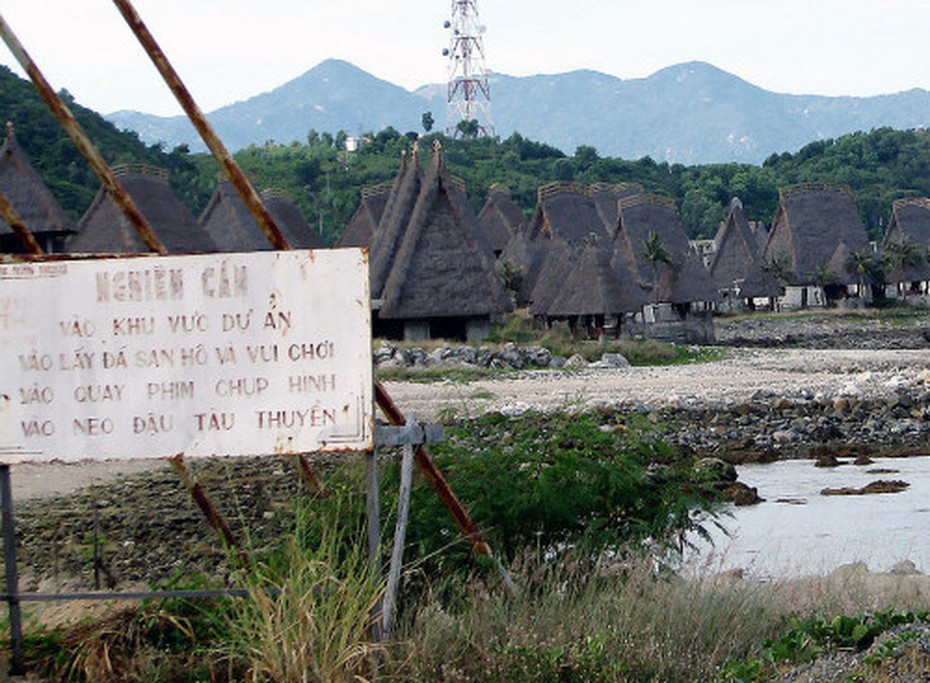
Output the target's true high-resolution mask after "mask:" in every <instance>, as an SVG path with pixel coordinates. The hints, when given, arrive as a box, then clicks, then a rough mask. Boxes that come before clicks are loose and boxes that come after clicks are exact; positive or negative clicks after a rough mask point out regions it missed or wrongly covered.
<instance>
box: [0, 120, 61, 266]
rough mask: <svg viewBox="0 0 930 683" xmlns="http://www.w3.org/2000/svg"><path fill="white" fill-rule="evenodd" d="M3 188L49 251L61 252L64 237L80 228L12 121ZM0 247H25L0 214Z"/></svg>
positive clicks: (2, 157)
mask: <svg viewBox="0 0 930 683" xmlns="http://www.w3.org/2000/svg"><path fill="white" fill-rule="evenodd" d="M0 191H2V192H3V194H4V196H5V197H6V198H7V199H8V200H9V202H10V203H11V204H12V205H13V207H14V208H15V209H16V211H17V212H18V213H19V215H20V216H21V217H22V219H23V223H25V224H26V227H27V228H29V231H30V232H31V233H32V234H33V236H34V237H35V238H36V241H37V242H38V243H39V245H40V246H41V247H42V249H43V250H44V251H45V252H47V253H54V252H60V251H62V249H63V248H64V243H65V238H66V237H67V236H68V235H71V234H73V233H74V232H76V230H77V226H76V225H75V223H74V221H73V220H72V219H71V218H70V217H69V216H68V214H66V213H65V211H64V209H62V208H61V205H60V204H59V203H58V200H57V199H55V196H54V195H53V194H52V192H51V190H49V188H48V186H47V185H46V184H45V182H44V181H43V180H42V178H41V176H39V174H38V172H37V171H36V170H35V168H34V167H33V165H32V163H31V162H30V161H29V158H28V157H27V156H26V153H25V152H23V150H22V148H21V147H20V146H19V141H18V140H17V139H16V135H15V133H14V132H13V124H11V123H7V128H6V140H5V141H4V143H3V147H2V148H0ZM0 251H2V252H3V253H6V254H11V253H12V254H16V253H20V252H22V251H23V248H22V245H21V244H20V242H19V239H18V238H17V237H16V235H15V234H14V233H13V229H12V228H11V227H10V226H9V224H7V222H6V221H4V220H3V219H2V218H0Z"/></svg>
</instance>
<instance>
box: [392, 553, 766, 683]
mask: <svg viewBox="0 0 930 683" xmlns="http://www.w3.org/2000/svg"><path fill="white" fill-rule="evenodd" d="M783 623H784V622H783V619H782V612H781V610H780V609H779V605H778V602H777V601H776V600H775V599H774V597H773V595H772V593H771V592H769V591H768V590H767V589H765V588H764V587H761V586H756V587H755V588H753V587H749V586H748V585H747V586H742V587H739V588H735V587H734V586H732V585H731V584H728V583H726V582H685V581H681V580H677V579H672V578H669V577H664V578H663V577H659V576H657V575H656V574H655V573H654V572H653V571H652V569H651V568H650V567H649V566H648V565H647V563H646V562H642V563H640V564H639V565H637V566H635V567H633V568H627V569H626V570H624V571H623V572H622V573H619V574H617V575H614V576H601V577H599V578H595V579H591V578H589V577H584V576H577V575H573V574H572V573H571V572H570V571H566V570H565V569H564V568H563V569H562V570H560V571H554V572H551V573H550V574H549V575H548V576H546V577H545V579H543V581H542V582H541V583H540V584H537V586H536V589H535V590H528V591H525V592H524V593H523V594H522V595H521V596H520V597H518V598H515V599H507V600H504V599H501V598H499V597H494V598H491V599H489V598H488V597H487V596H486V595H483V594H482V593H480V592H478V593H476V594H474V596H473V598H472V599H471V601H470V602H469V604H468V605H467V606H466V607H465V608H463V609H459V610H455V611H452V610H448V609H445V608H444V607H443V606H441V605H440V604H438V603H427V604H424V605H423V606H422V607H421V608H420V609H419V610H418V611H417V612H416V614H415V615H414V617H413V618H412V619H411V620H410V621H409V622H408V623H407V631H406V633H405V634H404V642H405V644H406V646H407V648H408V650H409V651H408V657H407V658H406V661H407V663H408V669H407V670H406V671H398V672H396V675H397V678H398V680H407V681H426V680H434V681H439V680H442V681H479V680H480V681H489V682H500V683H504V682H505V681H507V682H514V681H521V682H524V681H568V682H573V681H577V682H579V683H580V682H582V681H603V682H605V683H611V682H620V681H667V682H670V683H674V682H677V681H680V682H682V683H695V682H696V681H714V680H716V678H717V676H718V674H719V671H720V669H721V667H722V665H723V664H724V663H725V662H726V661H728V660H730V659H735V658H740V657H745V656H746V655H747V653H749V652H751V651H752V649H753V647H754V646H757V645H758V644H759V643H760V642H761V641H762V640H763V639H765V638H766V637H773V636H774V635H775V634H777V633H778V632H779V629H781V628H782V625H783Z"/></svg>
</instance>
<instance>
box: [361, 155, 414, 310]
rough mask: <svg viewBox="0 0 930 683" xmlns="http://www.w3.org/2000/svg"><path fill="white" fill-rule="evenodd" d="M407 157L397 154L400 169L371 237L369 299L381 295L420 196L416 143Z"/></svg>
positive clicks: (378, 297)
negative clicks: (399, 159)
mask: <svg viewBox="0 0 930 683" xmlns="http://www.w3.org/2000/svg"><path fill="white" fill-rule="evenodd" d="M411 157H412V158H411V160H410V161H409V162H408V160H407V155H406V153H404V154H403V156H402V157H401V166H400V170H399V171H398V173H397V177H396V178H395V179H394V184H393V186H392V187H391V191H390V193H389V194H388V198H387V201H386V202H385V206H384V211H383V212H382V214H381V220H380V221H379V222H378V227H377V229H376V230H375V234H374V237H373V238H372V242H371V253H370V259H371V261H370V263H369V271H370V272H371V297H372V299H380V298H381V292H382V291H383V290H384V283H385V282H387V278H388V275H389V274H390V272H391V267H392V266H393V265H394V260H395V258H396V256H397V251H398V250H399V249H400V245H401V242H402V241H403V239H404V233H405V232H406V230H407V226H408V225H410V219H411V217H412V216H413V210H414V208H415V207H416V203H417V199H419V197H420V185H421V183H422V180H423V172H422V171H421V170H420V154H419V147H418V146H417V144H416V143H414V145H413V153H412V154H411Z"/></svg>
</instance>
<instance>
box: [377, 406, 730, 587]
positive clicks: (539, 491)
mask: <svg viewBox="0 0 930 683" xmlns="http://www.w3.org/2000/svg"><path fill="white" fill-rule="evenodd" d="M649 429H651V425H649V424H648V423H647V422H646V421H645V420H643V421H637V422H636V423H630V422H627V421H625V420H618V419H617V418H614V417H606V416H600V415H593V414H587V415H542V414H532V413H531V414H529V415H524V416H521V417H519V418H514V419H509V418H505V417H503V416H501V415H488V416H485V417H482V418H479V419H477V420H473V421H469V422H465V423H461V424H459V425H457V426H455V427H452V428H450V429H448V430H447V437H448V440H447V441H446V442H445V443H442V444H438V445H437V446H435V447H434V448H433V451H434V459H435V461H436V464H437V466H438V467H439V469H440V470H441V471H442V472H443V474H444V475H445V477H446V479H447V480H448V481H449V483H450V485H451V486H452V489H453V490H454V491H455V492H456V494H457V495H458V497H459V498H460V500H462V501H463V502H464V503H465V504H466V505H467V506H468V508H469V509H470V512H471V514H472V516H473V518H474V520H475V522H476V523H477V524H478V526H479V527H480V528H481V529H482V531H483V532H484V533H485V535H486V536H487V538H488V540H489V542H490V544H491V547H492V549H493V550H494V551H495V553H496V554H497V555H498V556H499V557H501V558H502V559H503V560H504V561H507V562H512V561H514V560H515V559H517V558H520V557H522V556H524V555H525V554H526V552H527V551H533V552H537V553H540V554H541V555H544V556H546V557H548V558H550V559H555V558H556V557H559V556H563V555H566V554H569V553H574V554H575V555H579V556H583V557H592V558H593V557H596V556H598V555H599V554H602V553H604V552H608V551H609V552H619V551H620V550H621V549H625V548H629V547H631V546H637V547H642V546H643V545H644V544H648V545H652V546H657V547H658V548H660V549H661V551H663V552H664V551H665V549H667V548H668V547H670V546H679V545H680V543H681V540H682V539H683V538H684V536H685V534H686V533H687V532H689V531H694V530H695V529H697V528H698V527H700V525H701V523H702V521H704V520H705V515H706V513H708V512H710V511H712V510H713V508H714V501H715V500H716V494H715V493H714V491H713V489H712V487H711V486H710V485H705V484H701V483H696V482H695V481H694V479H693V476H692V475H693V464H694V463H693V461H692V459H691V458H690V457H682V456H680V455H679V454H678V453H677V452H676V451H674V450H673V449H672V448H671V447H669V446H668V445H666V444H665V443H663V442H661V441H659V440H658V439H657V438H654V437H653V436H652V435H650V434H649V433H648V431H647V430H649ZM396 476H397V475H396V468H391V470H389V474H388V477H387V478H386V492H385V495H386V496H388V495H390V492H391V491H393V490H394V488H395V486H396ZM386 508H387V509H390V508H388V507H387V505H386ZM407 539H408V544H409V547H411V548H413V555H414V556H416V557H419V558H424V562H426V563H427V564H428V565H429V570H430V571H429V572H428V573H430V574H431V575H432V576H437V575H438V576H441V575H443V574H445V573H447V570H451V569H454V568H461V567H462V566H463V565H464V566H469V567H471V566H473V565H472V561H471V559H470V548H469V547H468V546H467V544H466V543H465V542H464V540H460V539H461V534H460V532H459V531H458V530H457V528H456V527H455V526H454V524H453V522H452V520H451V518H450V517H449V515H448V513H447V512H446V511H445V510H444V509H443V508H442V504H441V502H440V501H439V500H438V499H437V498H436V496H435V494H433V492H432V491H431V490H430V489H429V488H428V487H427V486H426V484H425V483H420V484H419V485H418V486H415V488H414V493H413V503H412V505H411V520H410V527H409V530H408V534H407ZM446 546H448V547H446Z"/></svg>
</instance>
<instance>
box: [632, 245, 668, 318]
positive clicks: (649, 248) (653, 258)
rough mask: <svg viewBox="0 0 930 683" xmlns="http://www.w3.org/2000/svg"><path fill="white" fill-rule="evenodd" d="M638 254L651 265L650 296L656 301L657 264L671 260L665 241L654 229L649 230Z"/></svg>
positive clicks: (657, 294)
mask: <svg viewBox="0 0 930 683" xmlns="http://www.w3.org/2000/svg"><path fill="white" fill-rule="evenodd" d="M639 256H640V257H641V258H643V259H645V260H646V261H649V264H650V266H651V267H652V298H653V301H652V302H653V303H658V299H659V282H658V279H659V264H660V263H663V264H666V265H668V264H669V263H671V262H672V255H671V253H669V250H668V247H667V246H665V242H663V241H662V237H661V236H660V235H659V233H658V232H656V231H655V230H650V231H649V233H648V234H647V235H646V239H645V240H644V241H643V250H642V251H641V252H640V253H639Z"/></svg>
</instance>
